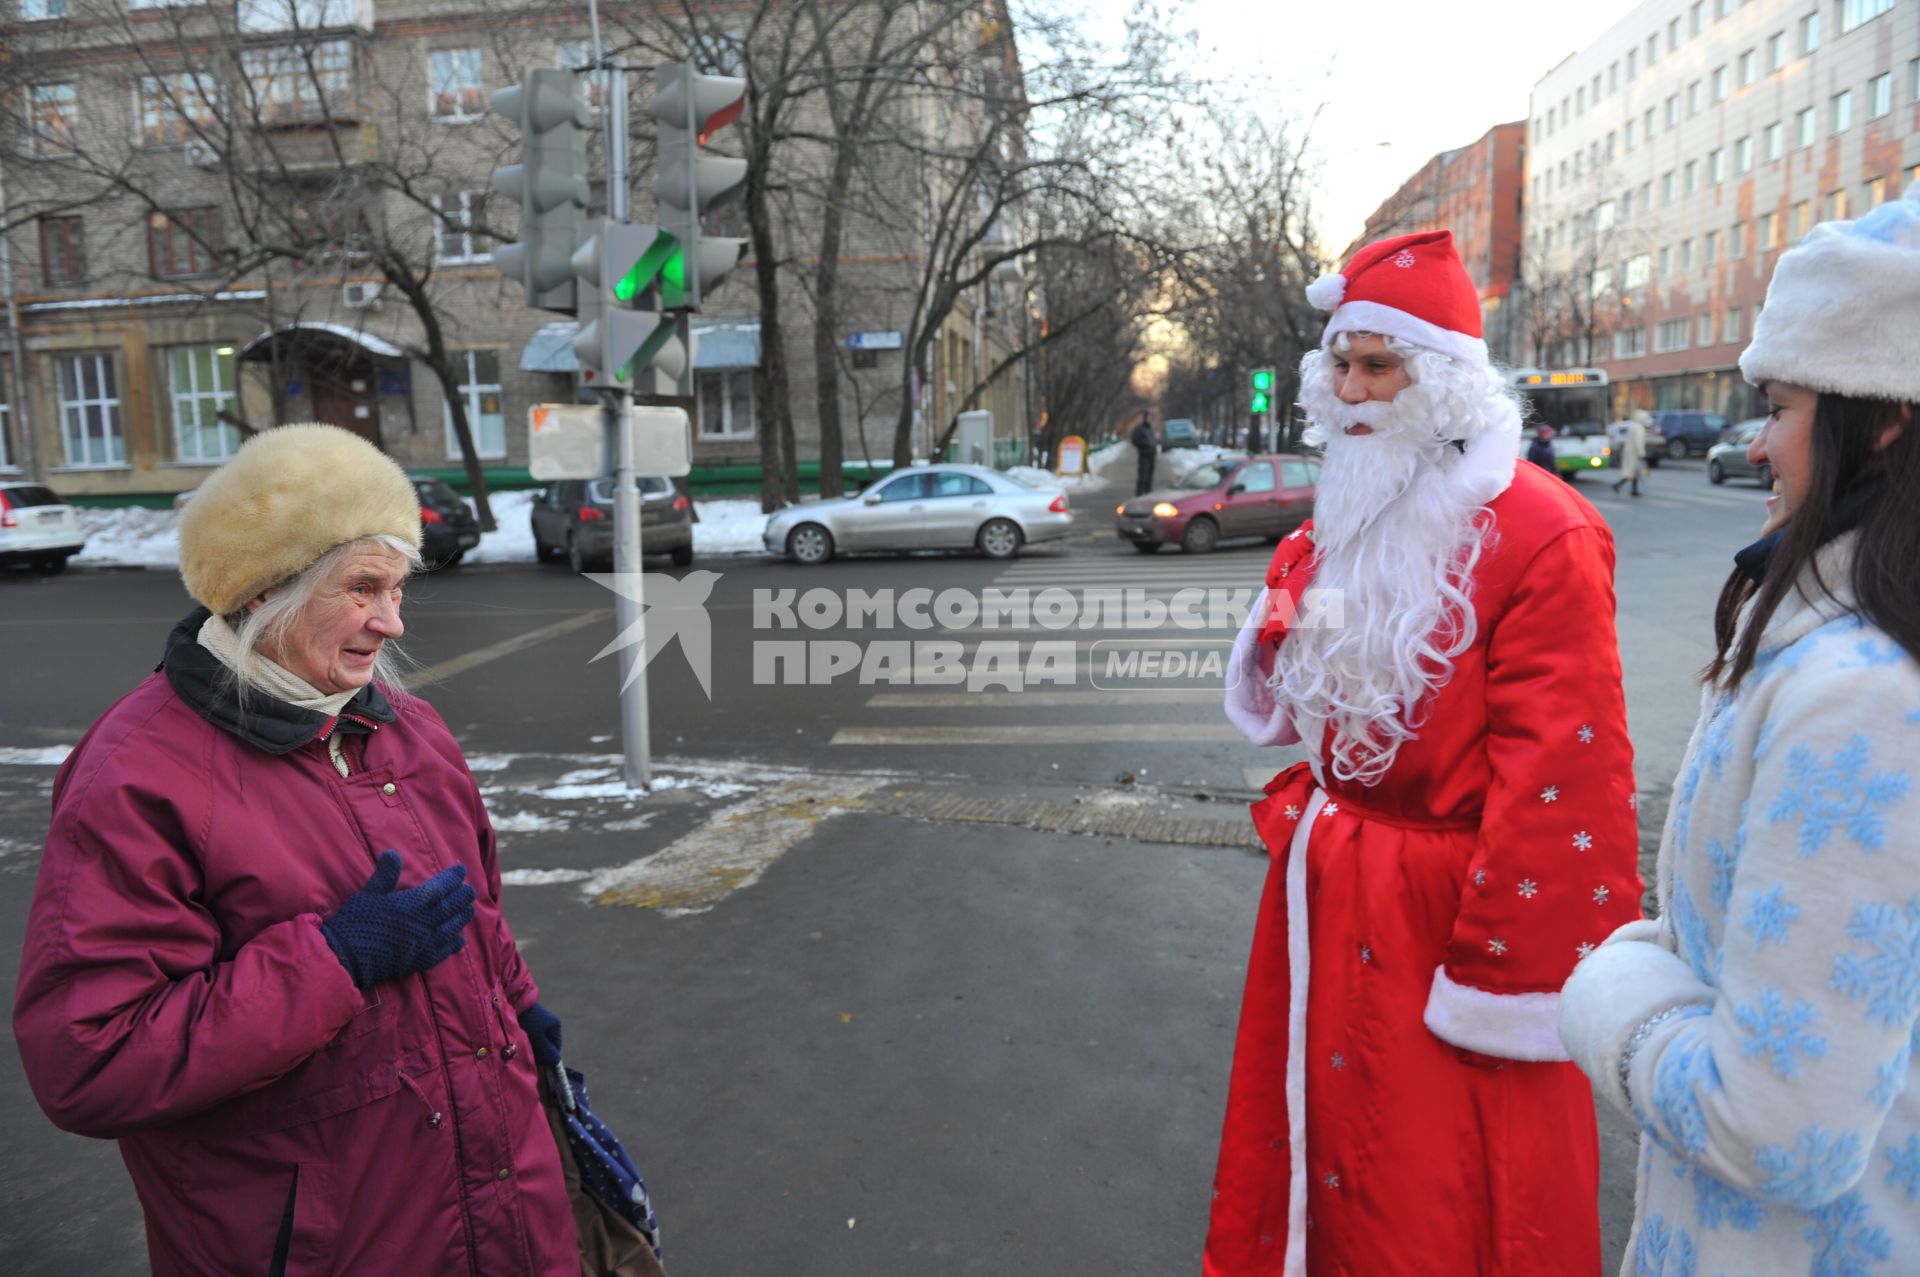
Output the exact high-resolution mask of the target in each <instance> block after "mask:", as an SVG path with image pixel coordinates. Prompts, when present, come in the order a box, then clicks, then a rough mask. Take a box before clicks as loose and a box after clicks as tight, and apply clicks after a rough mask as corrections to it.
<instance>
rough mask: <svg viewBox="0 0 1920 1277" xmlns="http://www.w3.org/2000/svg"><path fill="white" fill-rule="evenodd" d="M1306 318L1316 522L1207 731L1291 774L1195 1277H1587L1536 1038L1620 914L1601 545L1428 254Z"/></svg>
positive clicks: (1360, 265) (1629, 875) (1359, 272)
mask: <svg viewBox="0 0 1920 1277" xmlns="http://www.w3.org/2000/svg"><path fill="white" fill-rule="evenodd" d="M1308 298H1309V300H1310V301H1312V302H1313V303H1314V304H1315V305H1316V306H1318V307H1319V308H1321V309H1323V310H1330V311H1332V316H1331V318H1330V319H1329V321H1328V323H1327V327H1326V332H1325V336H1324V337H1323V339H1322V345H1321V348H1320V349H1318V350H1315V351H1313V352H1312V353H1310V354H1309V355H1308V356H1307V357H1306V358H1305V359H1304V360H1303V361H1302V363H1301V381H1302V387H1303V388H1302V394H1301V402H1302V404H1303V405H1304V407H1305V408H1306V410H1307V413H1308V416H1309V417H1310V419H1311V421H1312V426H1311V429H1310V430H1309V442H1318V443H1321V444H1324V446H1325V449H1326V455H1325V460H1324V462H1323V466H1322V470H1321V474H1320V482H1319V487H1318V489H1317V493H1316V498H1315V509H1314V517H1313V520H1312V521H1311V523H1310V524H1308V525H1307V526H1306V527H1304V528H1303V529H1301V530H1300V531H1299V532H1297V533H1295V534H1293V535H1292V536H1291V537H1289V538H1288V539H1287V540H1285V541H1282V542H1281V545H1280V548H1279V550H1278V551H1277V552H1276V553H1275V555H1274V558H1273V562H1272V564H1271V566H1270V567H1269V568H1268V572H1267V578H1266V581H1267V589H1266V592H1265V593H1264V594H1263V595H1262V596H1261V600H1260V602H1259V604H1257V605H1256V608H1255V610H1254V612H1253V614H1252V616H1251V617H1250V618H1249V621H1248V624H1247V626H1246V628H1245V629H1243V630H1242V632H1241V635H1240V637H1239V639H1238V640H1237V641H1236V645H1235V650H1234V655H1233V657H1232V659H1231V661H1230V663H1229V670H1228V684H1229V688H1230V690H1229V692H1228V701H1227V713H1228V716H1229V717H1230V718H1231V719H1232V720H1233V721H1234V722H1235V723H1236V724H1237V725H1238V726H1239V727H1240V728H1241V729H1242V731H1244V732H1245V733H1246V734H1247V736H1248V738H1249V739H1251V740H1253V741H1254V742H1255V743H1258V744H1263V745H1285V744H1290V743H1295V742H1302V743H1304V744H1305V745H1306V746H1307V749H1308V751H1309V755H1308V759H1309V760H1308V761H1307V762H1305V763H1301V764H1299V765H1297V766H1294V767H1291V768H1289V769H1287V770H1286V771H1283V772H1281V773H1280V774H1279V775H1278V776H1276V777H1275V778H1274V779H1273V781H1272V782H1271V783H1270V784H1268V785H1267V787H1266V793H1267V796H1266V798H1265V799H1264V800H1263V801H1261V802H1259V803H1257V804H1256V805H1255V806H1254V809H1253V818H1254V823H1255V825H1256V827H1257V828H1258V829H1259V831H1260V834H1261V836H1262V838H1263V840H1264V841H1265V843H1266V847H1267V850H1268V852H1269V853H1270V855H1271V856H1272V865H1271V867H1270V869H1269V871H1268V875H1267V883H1266V888H1265V891H1264V893H1263V894H1262V896H1261V899H1260V904H1259V916H1258V921H1257V923H1256V929H1255V934H1254V941H1253V952H1252V954H1251V956H1250V958H1249V960H1248V966H1247V982H1246V994H1245V998H1244V1001H1243V1004H1242V1007H1241V1012H1240V1029H1239V1036H1238V1039H1237V1041H1236V1044H1235V1047H1234V1062H1233V1075H1232V1082H1231V1085H1230V1089H1229V1092H1228V1097H1227V1111H1226V1123H1225V1131H1224V1134H1223V1136H1222V1138H1221V1147H1220V1160H1219V1168H1218V1171H1217V1174H1216V1176H1215V1180H1214V1200H1213V1213H1212V1222H1211V1227H1210V1228H1209V1231H1208V1235H1207V1244H1206V1258H1205V1271H1206V1273H1208V1274H1209V1275H1210V1277H1243V1275H1252V1274H1261V1275H1262V1277H1267V1275H1270V1274H1282V1273H1284V1274H1312V1275H1314V1277H1334V1275H1335V1274H1355V1275H1360V1274H1364V1275H1365V1277H1412V1275H1414V1274H1418V1275H1419V1277H1541V1275H1543V1274H1549V1273H1551V1274H1555V1275H1556V1277H1561V1275H1566V1274H1587V1275H1588V1277H1592V1275H1593V1274H1596V1273H1597V1272H1598V1270H1599V1267H1600V1230H1599V1218H1598V1208H1597V1196H1598V1172H1599V1139H1598V1132H1597V1130H1596V1127H1595V1122H1594V1110H1593V1096H1592V1090H1591V1088H1590V1087H1589V1086H1588V1084H1587V1081H1586V1079H1585V1078H1584V1077H1582V1076H1581V1074H1580V1071H1579V1070H1578V1069H1576V1068H1575V1067H1574V1066H1573V1065H1572V1064H1570V1063H1567V1062H1566V1060H1567V1056H1566V1051H1565V1049H1564V1048H1563V1047H1562V1045H1561V1043H1560V1039H1559V1035H1558V1033H1557V1031H1556V1025H1557V1023H1558V1007H1557V1002H1558V998H1559V989H1560V986H1561V984H1562V983H1563V982H1564V981H1565V980H1566V977H1567V973H1568V972H1569V971H1570V970H1571V969H1572V966H1573V963H1574V960H1575V959H1576V958H1577V957H1578V955H1579V954H1580V952H1581V951H1582V950H1584V949H1587V948H1590V947H1592V946H1593V945H1596V944H1598V943H1599V942H1600V941H1601V940H1602V939H1604V938H1605V937H1606V936H1607V935H1608V934H1609V933H1610V932H1612V931H1613V930H1614V928H1616V927H1617V926H1619V925H1620V924H1621V923H1622V922H1625V921H1626V920H1628V919H1630V918H1633V917H1635V916H1636V915H1637V914H1638V912H1639V910H1638V899H1639V884H1638V880H1637V878H1636V876H1635V864H1636V855H1637V840H1636V836H1635V831H1634V815H1633V803H1634V787H1633V776H1632V748H1631V745H1630V744H1629V742H1628V738H1627V724H1626V712H1625V706H1624V700H1623V697H1622V694H1621V686H1620V658H1619V653H1618V649H1617V647H1616V644H1615V640H1614V593H1613V542H1612V538H1611V536H1610V534H1609V533H1608V530H1607V526H1606V524H1605V522H1604V521H1603V520H1602V519H1601V518H1600V517H1599V515H1598V514H1597V513H1595V511H1594V510H1593V508H1592V507H1591V506H1589V505H1588V504H1587V503H1586V502H1585V501H1584V500H1582V499H1581V497H1580V496H1579V495H1578V494H1577V493H1575V492H1574V491H1573V490H1572V488H1571V487H1570V486H1569V485H1568V484H1566V483H1564V482H1561V481H1559V480H1558V479H1555V478H1553V477H1551V476H1549V475H1547V474H1544V473H1542V472H1541V470H1540V468H1539V467H1537V466H1534V465H1528V464H1524V463H1523V462H1522V460H1521V457H1520V450H1519V446H1518V445H1519V441H1520V408H1519V404H1518V403H1517V401H1516V400H1515V398H1514V395H1513V393H1512V391H1511V390H1510V389H1509V388H1508V387H1507V384H1506V382H1505V379H1504V378H1503V377H1502V376H1501V375H1500V373H1499V372H1498V371H1497V370H1496V369H1495V368H1494V367H1493V366H1492V364H1491V363H1490V362H1489V361H1488V355H1487V348H1486V343H1485V342H1484V341H1483V340H1482V338H1481V326H1480V306H1479V300H1478V295H1477V293H1476V292H1475V289H1474V286H1473V283H1472V281H1471V280H1470V279H1469V277H1468V276H1467V273H1466V271H1465V269H1464V268H1463V267H1462V266H1461V264H1460V260H1459V257H1458V256H1457V255H1456V252H1455V249H1454V245H1453V238H1452V236H1451V235H1450V234H1449V233H1448V232H1446V231H1435V232H1429V233H1423V234H1417V235H1408V236H1402V237H1399V238H1396V239H1390V240H1386V241H1383V242H1380V243H1375V244H1370V245H1368V246H1366V247H1364V248H1362V249H1360V250H1359V251H1358V252H1357V253H1356V254H1355V255H1354V256H1353V258H1352V260H1351V261H1349V262H1348V263H1347V265H1346V268H1345V270H1344V272H1343V273H1342V274H1340V275H1335V276H1330V277H1323V278H1322V279H1320V280H1318V281H1316V282H1315V283H1314V285H1313V286H1312V287H1311V288H1310V289H1309V290H1308Z"/></svg>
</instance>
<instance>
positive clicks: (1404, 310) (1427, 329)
mask: <svg viewBox="0 0 1920 1277" xmlns="http://www.w3.org/2000/svg"><path fill="white" fill-rule="evenodd" d="M1307 300H1308V301H1309V302H1311V303H1312V304H1313V306H1314V307H1315V309H1318V310H1325V311H1331V312H1333V314H1332V317H1331V318H1330V319H1328V320H1327V331H1326V332H1325V333H1324V334H1323V335H1322V337H1321V342H1322V343H1323V344H1324V343H1325V342H1326V341H1327V340H1328V339H1329V338H1332V337H1334V336H1336V335H1337V334H1339V333H1350V332H1368V333H1379V334H1381V335H1382V336H1386V337H1398V338H1400V339H1401V340H1403V341H1409V342H1412V343H1413V344H1414V345H1416V346H1424V347H1426V348H1427V349H1428V350H1435V351H1438V352H1440V353H1441V354H1443V355H1447V356H1449V357H1451V358H1454V359H1464V360H1472V361H1474V362H1478V363H1482V364H1484V363H1486V362H1487V343H1486V342H1485V341H1484V340H1483V339H1482V337H1481V330H1480V294H1479V291H1478V290H1477V289H1475V288H1474V286H1473V280H1472V279H1471V278H1470V277H1469V276H1468V275H1467V271H1466V267H1464V266H1462V265H1461V264H1460V254H1459V253H1458V252H1456V251H1455V250H1454V247H1453V232H1451V231H1422V232H1420V233H1419V234H1416V235H1399V236H1395V237H1394V238H1393V239H1383V240H1380V241H1379V242H1377V243H1373V244H1368V245H1367V246H1366V247H1365V248H1362V249H1360V250H1359V251H1358V252H1356V253H1355V254H1354V255H1353V257H1352V258H1351V259H1350V260H1349V261H1348V262H1347V265H1346V268H1345V269H1344V270H1342V271H1340V272H1339V273H1338V274H1330V275H1322V276H1321V277H1320V278H1318V279H1316V280H1314V281H1313V283H1311V284H1309V285H1308V286H1307Z"/></svg>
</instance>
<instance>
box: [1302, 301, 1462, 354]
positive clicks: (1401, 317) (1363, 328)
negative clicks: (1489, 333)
mask: <svg viewBox="0 0 1920 1277" xmlns="http://www.w3.org/2000/svg"><path fill="white" fill-rule="evenodd" d="M1340 333H1379V334H1381V335H1382V336H1385V337H1398V338H1400V339H1401V340H1403V341H1410V342H1412V343H1413V344H1414V345H1416V346H1425V347H1426V348H1427V349H1428V350H1437V351H1439V352H1440V353H1441V354H1443V355H1446V356H1447V357H1448V358H1451V359H1467V360H1472V361H1473V362H1475V363H1482V364H1484V363H1487V362H1488V359H1487V343H1486V342H1485V341H1482V340H1481V339H1480V338H1478V337H1469V336H1467V335H1466V334H1465V333H1457V332H1454V331H1453V330H1452V329H1450V328H1442V327H1440V325H1438V324H1435V323H1429V322H1428V321H1427V320H1424V319H1421V318H1420V317H1419V316H1418V315H1410V314H1408V313H1407V312H1406V311H1404V310H1399V309H1397V308H1395V307H1392V306H1386V305H1382V304H1381V303H1379V302H1345V303H1343V304H1342V305H1341V307H1340V309H1338V310H1336V311H1334V312H1333V318H1331V319H1329V320H1328V321H1327V330H1326V332H1324V333H1322V334H1321V335H1320V344H1321V345H1322V346H1324V345H1326V344H1327V341H1328V339H1329V338H1332V337H1334V336H1336V335H1338V334H1340Z"/></svg>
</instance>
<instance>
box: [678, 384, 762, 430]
mask: <svg viewBox="0 0 1920 1277" xmlns="http://www.w3.org/2000/svg"><path fill="white" fill-rule="evenodd" d="M693 388H694V394H695V396H696V397H697V398H698V400H699V408H700V437H701V438H702V439H751V438H752V437H753V431H754V416H753V369H751V368H726V369H717V370H715V371H713V372H702V373H696V374H694V378H693Z"/></svg>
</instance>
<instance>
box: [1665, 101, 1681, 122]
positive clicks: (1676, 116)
mask: <svg viewBox="0 0 1920 1277" xmlns="http://www.w3.org/2000/svg"><path fill="white" fill-rule="evenodd" d="M1667 127H1668V128H1670V129H1677V128H1679V127H1680V95H1679V94H1678V93H1675V94H1673V95H1671V96H1670V97H1668V98H1667Z"/></svg>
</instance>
